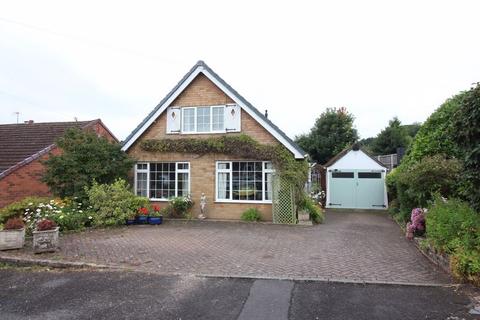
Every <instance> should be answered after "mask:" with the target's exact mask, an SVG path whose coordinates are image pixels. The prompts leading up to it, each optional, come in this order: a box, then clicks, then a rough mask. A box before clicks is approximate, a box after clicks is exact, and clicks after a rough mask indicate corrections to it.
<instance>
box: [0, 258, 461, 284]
mask: <svg viewBox="0 0 480 320" xmlns="http://www.w3.org/2000/svg"><path fill="white" fill-rule="evenodd" d="M0 262H2V263H9V264H15V265H18V266H42V267H50V268H56V269H69V268H71V269H100V270H103V271H127V272H140V273H147V274H157V275H162V276H178V277H198V278H227V279H257V280H259V279H261V280H287V281H306V282H327V283H339V284H359V285H395V286H414V287H457V286H458V284H444V283H412V282H400V281H380V280H379V281H372V280H360V279H337V278H328V277H284V276H268V275H259V276H255V275H242V274H221V273H219V274H205V273H196V274H193V273H178V272H174V273H172V272H168V273H166V272H160V271H150V270H138V269H135V268H134V267H124V266H117V265H103V264H96V263H89V262H72V261H57V260H50V259H32V258H23V257H22V258H19V257H9V256H5V255H0Z"/></svg>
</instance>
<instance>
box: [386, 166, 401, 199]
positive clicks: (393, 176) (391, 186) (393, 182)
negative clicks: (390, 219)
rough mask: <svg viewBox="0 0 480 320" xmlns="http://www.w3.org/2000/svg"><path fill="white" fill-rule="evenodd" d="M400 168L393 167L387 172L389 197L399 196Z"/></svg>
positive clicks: (395, 197)
mask: <svg viewBox="0 0 480 320" xmlns="http://www.w3.org/2000/svg"><path fill="white" fill-rule="evenodd" d="M399 172H400V169H397V168H395V169H393V170H392V171H390V172H389V173H388V174H387V177H386V178H385V183H386V185H387V191H388V199H390V200H395V199H397V198H398V190H397V183H398V176H399Z"/></svg>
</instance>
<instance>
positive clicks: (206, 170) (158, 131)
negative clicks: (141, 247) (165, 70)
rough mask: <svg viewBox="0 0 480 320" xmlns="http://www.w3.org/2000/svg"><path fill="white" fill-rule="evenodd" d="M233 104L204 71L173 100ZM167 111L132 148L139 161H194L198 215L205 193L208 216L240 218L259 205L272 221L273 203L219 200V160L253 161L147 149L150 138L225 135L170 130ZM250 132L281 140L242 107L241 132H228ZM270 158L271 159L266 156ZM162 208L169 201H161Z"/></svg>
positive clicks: (261, 138)
mask: <svg viewBox="0 0 480 320" xmlns="http://www.w3.org/2000/svg"><path fill="white" fill-rule="evenodd" d="M226 103H233V101H232V100H231V99H230V98H229V97H228V96H227V95H225V93H223V91H221V90H220V89H219V88H218V87H217V86H216V85H215V84H213V83H212V82H211V81H210V80H209V79H208V78H207V77H205V76H204V75H202V74H200V75H199V76H198V77H197V78H195V80H193V81H192V83H191V84H190V85H189V86H188V87H187V88H186V89H185V90H184V91H183V92H182V93H181V94H180V95H179V96H178V97H177V98H176V99H175V100H174V101H173V102H172V104H171V105H172V106H181V107H184V106H208V105H218V104H226ZM166 125H167V120H166V113H163V114H162V115H160V117H159V118H158V119H157V120H156V121H155V122H154V123H153V124H152V125H151V126H150V128H148V129H147V131H146V132H145V133H144V134H143V136H142V137H141V138H140V139H139V140H138V141H137V142H136V143H135V144H134V145H132V147H131V148H130V149H129V150H128V153H129V154H130V156H132V157H133V158H135V159H137V160H138V161H147V162H155V161H158V162H161V161H165V162H169V161H171V162H179V161H185V162H190V189H191V194H192V198H193V200H194V201H195V205H194V207H193V213H194V215H195V216H197V215H198V214H199V213H200V204H199V202H200V196H201V194H202V192H203V193H205V195H206V196H207V216H208V218H213V219H240V216H241V214H242V213H243V212H244V211H245V210H246V209H248V208H253V207H255V208H257V209H258V210H259V211H260V212H261V214H262V220H265V221H271V220H272V205H271V204H257V203H220V202H215V162H216V161H220V160H250V159H238V158H232V157H231V156H229V155H222V154H210V155H204V156H199V155H196V154H179V153H150V152H145V151H143V150H142V149H141V148H140V146H139V143H140V141H142V140H146V139H165V138H170V139H182V138H185V137H187V138H208V137H211V136H220V135H225V133H220V134H198V135H192V134H189V135H188V136H185V135H181V134H167V133H166ZM242 133H244V134H248V135H249V136H251V137H252V138H253V139H255V140H257V141H258V142H260V143H263V144H277V143H279V142H278V141H277V140H276V139H275V137H273V136H272V135H271V134H270V133H269V132H268V131H267V130H265V129H264V128H263V127H262V126H261V125H260V124H258V123H257V122H256V121H255V120H254V119H253V118H252V117H251V116H250V115H249V114H248V113H246V112H245V111H244V110H242V130H241V132H240V133H228V135H235V134H242ZM265 160H267V161H268V160H269V159H265ZM158 204H160V206H161V207H163V206H165V205H166V202H158Z"/></svg>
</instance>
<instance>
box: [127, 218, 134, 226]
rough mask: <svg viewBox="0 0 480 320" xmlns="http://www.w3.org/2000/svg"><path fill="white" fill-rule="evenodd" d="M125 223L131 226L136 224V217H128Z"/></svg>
mask: <svg viewBox="0 0 480 320" xmlns="http://www.w3.org/2000/svg"><path fill="white" fill-rule="evenodd" d="M125 224H126V225H127V226H131V225H132V224H135V218H133V219H126V220H125Z"/></svg>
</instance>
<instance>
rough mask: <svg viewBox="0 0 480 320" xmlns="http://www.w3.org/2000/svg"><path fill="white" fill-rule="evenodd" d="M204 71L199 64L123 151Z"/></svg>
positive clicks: (125, 145) (128, 142) (127, 143)
mask: <svg viewBox="0 0 480 320" xmlns="http://www.w3.org/2000/svg"><path fill="white" fill-rule="evenodd" d="M202 71H203V67H202V66H198V67H197V69H196V70H195V71H194V72H192V74H191V75H190V76H189V77H188V78H187V79H186V80H185V81H184V82H183V83H182V84H181V85H180V86H179V87H178V89H177V90H176V91H175V92H174V93H173V94H172V95H171V96H170V97H169V98H168V99H167V101H165V102H164V103H163V104H162V105H161V106H160V108H159V109H158V110H157V112H155V114H154V115H152V116H151V117H150V119H148V121H147V122H145V123H144V125H143V126H142V127H141V128H140V129H139V130H138V131H137V132H136V133H135V135H133V136H132V137H131V138H130V139H129V140H128V141H126V142H125V144H124V145H123V147H122V150H123V151H127V150H128V148H130V147H131V146H132V144H134V143H135V141H137V139H138V138H140V136H141V135H142V134H143V133H144V132H145V131H146V130H147V129H148V128H149V127H150V126H151V125H152V123H153V122H154V121H155V120H157V119H158V117H159V116H160V115H161V114H162V112H163V111H165V109H166V108H167V107H168V106H169V105H170V104H171V103H172V102H173V101H174V100H175V99H176V98H177V97H178V96H179V95H180V93H182V92H183V90H185V88H186V87H187V86H188V85H189V84H190V83H191V82H192V81H193V79H195V77H196V76H197V75H198V74H199V73H200V72H202Z"/></svg>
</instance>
